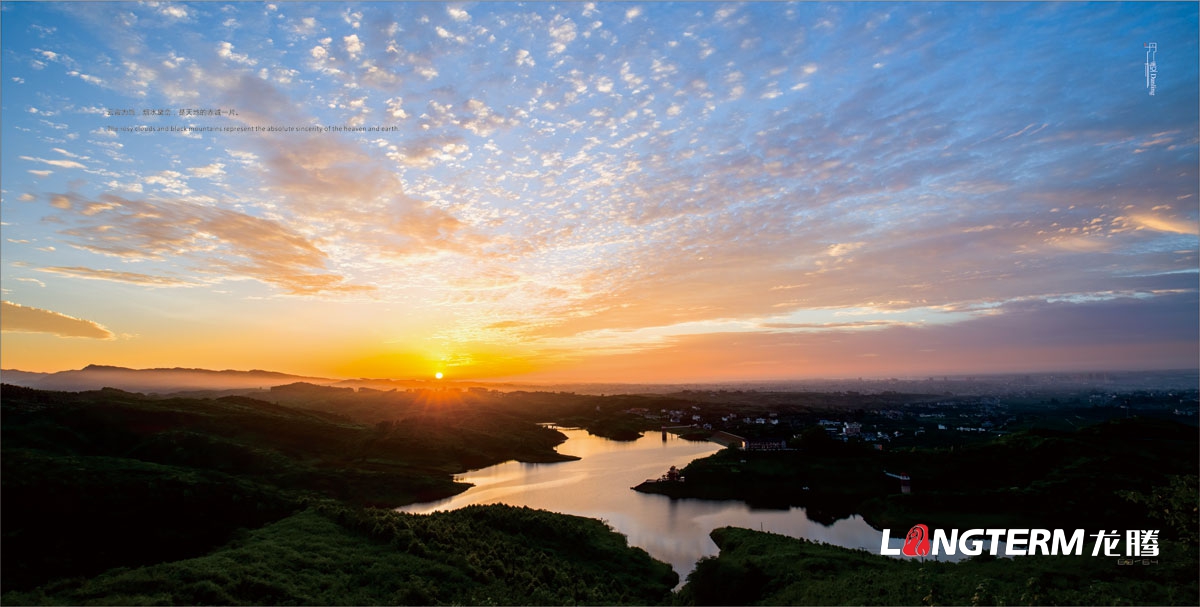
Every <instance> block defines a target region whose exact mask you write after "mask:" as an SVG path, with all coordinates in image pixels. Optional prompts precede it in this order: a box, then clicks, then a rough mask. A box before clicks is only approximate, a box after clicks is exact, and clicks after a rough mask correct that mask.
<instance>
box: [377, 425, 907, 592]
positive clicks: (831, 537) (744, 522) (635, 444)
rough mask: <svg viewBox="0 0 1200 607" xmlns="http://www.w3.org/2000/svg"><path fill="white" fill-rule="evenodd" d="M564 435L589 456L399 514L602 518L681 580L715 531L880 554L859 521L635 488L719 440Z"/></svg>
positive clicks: (508, 467) (498, 470)
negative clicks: (507, 510)
mask: <svg viewBox="0 0 1200 607" xmlns="http://www.w3.org/2000/svg"><path fill="white" fill-rule="evenodd" d="M558 430H559V431H560V432H562V433H563V434H566V435H567V441H566V442H564V443H562V444H561V445H559V446H558V452H559V453H565V454H568V455H574V456H577V457H579V458H581V459H579V460H576V461H569V462H558V463H553V464H523V463H519V462H505V463H503V464H498V465H495V466H491V467H488V468H483V469H480V470H475V471H472V472H468V473H466V474H462V475H459V476H458V477H456V480H461V481H464V482H468V483H472V484H473V485H474V486H473V487H471V488H470V489H468V490H466V491H464V492H463V493H460V494H458V495H456V496H454V497H451V498H447V499H444V500H438V501H434V502H425V503H420V504H412V505H410V506H406V507H403V508H399V510H400V511H401V512H411V513H416V514H425V513H429V512H433V511H435V510H454V509H456V508H461V507H463V506H468V505H472V504H497V503H504V504H509V505H512V506H528V507H530V508H538V509H542V510H550V511H553V512H561V513H564V514H574V515H578V516H586V517H589V518H596V519H600V520H603V521H605V522H606V523H608V524H609V525H610V526H611V527H612V528H613V529H615V530H617V531H618V532H620V533H622V534H624V535H625V536H626V537H628V538H629V543H630V544H631V545H633V546H638V547H640V548H642V549H644V550H645V551H646V552H648V553H650V556H653V557H654V558H656V559H658V560H660V561H664V562H667V563H670V564H671V566H672V567H674V568H675V571H676V572H677V573H678V574H679V577H680V581H681V582H682V581H683V580H684V578H686V577H687V574H688V573H690V572H691V571H692V569H693V568H694V566H695V564H696V561H697V560H699V559H700V558H701V557H704V556H710V555H715V554H717V546H716V544H714V543H713V541H712V539H711V538H709V537H708V534H709V532H710V531H712V530H713V529H716V528H718V527H727V526H732V527H745V528H747V529H761V530H764V531H770V532H773V533H779V534H783V535H788V536H792V537H799V538H807V539H810V540H817V541H821V542H826V543H829V544H836V545H839V546H845V547H847V548H865V549H867V550H870V551H872V552H875V553H878V551H879V542H880V538H881V534H880V532H879V531H877V530H875V529H872V528H871V527H870V526H869V525H867V523H866V522H864V521H863V520H862V519H861V518H860V517H858V516H853V517H850V518H847V519H842V520H839V521H837V522H835V523H834V524H832V525H822V524H820V523H817V522H814V521H811V520H809V519H808V517H807V516H805V513H804V509H803V508H792V509H790V510H754V509H751V508H749V507H748V506H746V504H744V503H742V502H738V501H711V500H696V499H677V500H672V499H670V498H668V497H666V496H662V495H650V494H645V493H640V492H637V491H634V490H632V489H631V487H633V486H635V485H637V484H638V483H641V482H642V481H644V480H646V479H648V478H658V477H659V476H661V475H663V474H665V473H666V471H667V469H668V468H670V467H671V466H677V467H679V468H682V467H683V466H685V465H687V463H688V462H690V461H692V460H693V459H697V458H701V457H705V456H708V455H711V454H713V453H715V452H717V451H718V450H720V449H721V446H720V445H717V444H715V443H709V442H692V441H686V440H683V439H681V438H679V437H677V436H675V435H673V434H667V439H666V440H665V441H664V440H663V439H662V436H661V435H660V434H659V433H657V432H652V433H646V434H645V435H644V436H642V438H640V439H638V440H636V441H627V442H625V441H613V440H608V439H605V438H600V437H597V436H592V435H589V434H588V433H587V431H586V430H577V429H569V428H558ZM896 533H897V532H893V535H896ZM894 540H897V541H898V540H899V538H894ZM896 545H897V546H898V545H899V544H896Z"/></svg>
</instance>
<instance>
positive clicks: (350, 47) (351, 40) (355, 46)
mask: <svg viewBox="0 0 1200 607" xmlns="http://www.w3.org/2000/svg"><path fill="white" fill-rule="evenodd" d="M342 42H344V43H345V44H346V52H347V53H349V54H350V58H351V59H358V55H359V54H360V53H362V51H363V43H362V41H361V40H359V39H358V34H350V35H349V36H344V37H343V38H342Z"/></svg>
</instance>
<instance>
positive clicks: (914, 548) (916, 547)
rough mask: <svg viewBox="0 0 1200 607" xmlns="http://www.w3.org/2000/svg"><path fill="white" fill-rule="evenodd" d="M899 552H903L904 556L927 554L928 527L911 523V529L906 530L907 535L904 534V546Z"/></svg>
mask: <svg viewBox="0 0 1200 607" xmlns="http://www.w3.org/2000/svg"><path fill="white" fill-rule="evenodd" d="M900 552H902V553H904V556H928V555H929V527H926V526H925V525H920V524H918V525H913V527H912V529H909V530H908V535H906V536H904V547H903V548H901V549H900Z"/></svg>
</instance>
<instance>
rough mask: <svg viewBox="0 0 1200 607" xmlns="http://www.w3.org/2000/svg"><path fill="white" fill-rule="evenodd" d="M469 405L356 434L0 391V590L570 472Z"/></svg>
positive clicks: (550, 440) (260, 415) (313, 425)
mask: <svg viewBox="0 0 1200 607" xmlns="http://www.w3.org/2000/svg"><path fill="white" fill-rule="evenodd" d="M379 404H380V405H381V406H390V405H392V404H394V403H389V402H382V403H379ZM469 405H470V403H463V402H453V401H447V400H443V401H441V402H438V403H436V406H434V405H429V406H418V407H415V408H410V409H408V410H405V411H398V412H397V413H398V417H399V418H400V419H399V421H394V422H385V423H378V424H374V425H362V424H359V423H355V422H353V421H351V420H350V419H348V418H346V417H344V416H340V415H335V414H331V413H329V412H323V411H316V410H299V409H295V408H292V407H286V406H280V405H277V404H272V403H266V402H262V401H257V400H253V399H248V398H241V397H227V398H220V399H215V400H208V399H185V398H178V399H154V398H147V397H143V396H141V395H137V394H130V393H125V392H120V391H116V390H102V391H95V392H89V393H61V392H44V391H37V390H29V389H23V388H15V387H12V386H4V388H3V403H2V406H3V425H2V427H0V430H2V431H3V443H2V445H3V457H2V458H0V460H2V462H3V476H2V477H0V482H2V484H3V489H2V490H3V495H4V508H3V509H2V510H0V514H2V517H3V520H2V523H0V526H2V532H3V547H4V558H3V559H2V561H0V566H2V572H3V589H4V590H5V591H13V590H17V591H21V590H28V589H31V588H33V587H35V586H38V585H41V584H45V583H48V582H52V581H55V580H59V579H62V578H65V577H77V576H84V577H86V576H92V575H96V574H99V573H101V572H103V571H105V570H107V569H110V568H112V567H117V566H125V567H140V566H144V565H150V564H153V563H160V562H163V561H169V560H174V559H180V558H187V557H195V556H199V555H203V554H205V553H206V552H208V551H210V550H212V549H213V548H215V547H217V546H219V545H221V544H222V543H224V542H226V541H228V540H229V539H230V538H231V537H233V536H234V535H235V534H236V533H237V532H238V530H239V529H252V528H255V527H259V526H261V525H263V524H267V523H270V522H272V521H276V520H279V519H281V518H284V517H287V516H290V515H291V514H293V513H294V512H296V511H297V510H298V509H300V508H302V505H303V504H304V503H306V502H308V501H310V500H312V499H315V498H333V499H337V500H341V501H343V502H344V503H346V504H348V505H350V506H356V507H359V506H369V505H376V504H378V505H384V506H396V505H401V504H404V503H409V502H412V501H418V500H426V499H434V498H438V497H445V496H449V495H452V494H454V493H457V492H458V491H461V490H462V489H463V488H465V486H464V485H462V484H458V483H454V482H453V481H452V474H454V473H457V472H461V471H464V470H466V469H468V468H472V467H480V466H486V465H489V464H492V463H498V462H500V461H504V460H507V459H521V460H524V461H556V460H561V459H564V458H565V456H561V455H559V454H557V453H556V452H555V451H554V450H553V448H554V446H555V445H557V444H558V443H559V442H561V440H563V435H562V434H561V433H558V432H556V431H553V430H550V429H546V428H543V427H540V426H537V425H536V424H533V423H531V422H530V421H528V420H527V419H526V418H525V417H523V416H521V415H516V414H512V413H508V412H505V411H497V412H495V414H494V415H488V414H487V412H486V411H481V410H474V409H471V407H470V406H469Z"/></svg>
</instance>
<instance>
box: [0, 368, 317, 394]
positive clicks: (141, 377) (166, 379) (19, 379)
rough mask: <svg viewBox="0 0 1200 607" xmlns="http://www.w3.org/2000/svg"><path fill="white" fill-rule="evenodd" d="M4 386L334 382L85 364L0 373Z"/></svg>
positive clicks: (178, 387)
mask: <svg viewBox="0 0 1200 607" xmlns="http://www.w3.org/2000/svg"><path fill="white" fill-rule="evenodd" d="M0 377H3V379H4V382H5V383H10V384H14V385H18V386H24V387H26V388H37V389H40V390H61V391H67V392H75V391H84V390H98V389H100V388H117V389H120V390H125V391H127V392H145V393H161V394H165V393H170V392H185V391H191V390H245V389H268V388H270V387H271V386H278V385H282V384H290V383H295V382H301V381H302V382H308V383H314V384H332V383H334V382H336V381H337V380H334V379H325V378H319V377H304V376H300V375H290V374H287V373H278V372H275V371H261V370H257V369H255V370H251V371H234V370H224V371H212V370H209V369H184V368H172V369H127V368H125V367H112V366H106V365H88V366H86V367H84V368H82V369H75V370H69V371H59V372H57V373H33V372H29V371H19V370H16V369H4V370H0Z"/></svg>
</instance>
